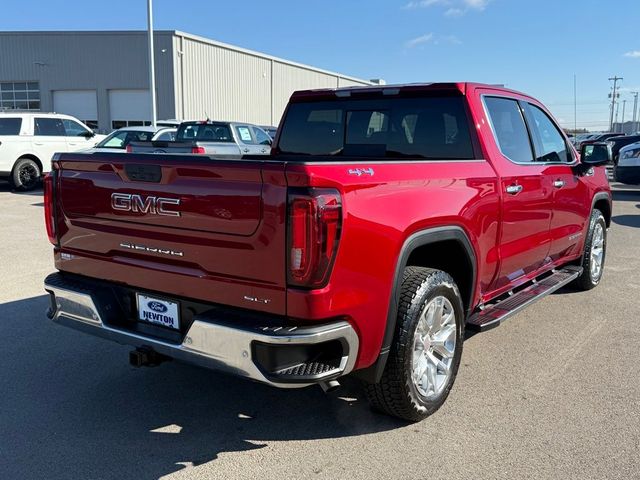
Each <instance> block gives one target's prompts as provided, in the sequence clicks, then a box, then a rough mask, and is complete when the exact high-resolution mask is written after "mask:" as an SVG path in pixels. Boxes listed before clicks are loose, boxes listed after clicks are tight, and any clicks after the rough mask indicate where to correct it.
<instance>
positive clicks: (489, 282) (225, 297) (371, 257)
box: [45, 83, 612, 421]
mask: <svg viewBox="0 0 640 480" xmlns="http://www.w3.org/2000/svg"><path fill="white" fill-rule="evenodd" d="M609 160H610V150H609V148H608V146H607V145H606V144H595V145H588V146H585V148H584V149H583V150H582V152H581V153H580V155H578V153H577V152H576V151H575V150H574V148H573V147H572V145H571V143H570V142H569V141H568V139H567V137H566V136H565V134H564V133H563V131H562V129H560V128H559V126H558V125H557V123H556V121H555V120H554V119H553V118H552V116H551V115H550V114H549V112H548V111H547V110H546V109H545V107H544V106H543V105H541V104H540V102H538V101H536V100H535V99H533V98H531V97H529V96H527V95H524V94H522V93H518V92H515V91H512V90H507V89H504V88H498V87H495V86H489V85H482V84H474V83H434V84H415V85H402V86H374V87H357V88H344V89H337V90H311V91H302V92H296V93H294V94H293V96H292V97H291V100H290V103H289V105H288V107H287V109H286V112H285V114H284V117H283V121H282V124H281V128H280V129H279V132H278V135H277V137H276V139H275V142H274V145H273V151H272V153H271V155H270V156H263V157H258V156H255V157H243V158H242V159H236V160H229V159H216V158H215V157H210V156H203V155H165V154H155V155H154V154H135V153H133V154H126V153H121V154H119V153H94V154H80V153H64V154H58V155H57V156H56V157H55V161H54V162H53V169H52V172H51V174H50V175H49V176H47V177H46V179H45V216H46V227H47V233H48V236H49V239H50V241H51V243H52V244H53V245H54V257H55V267H56V269H57V270H58V272H57V273H54V274H51V275H50V276H48V277H47V279H46V280H45V289H46V290H47V291H48V292H49V293H50V296H51V308H50V310H49V312H48V316H49V317H50V318H51V319H52V320H53V321H55V322H57V323H59V324H62V325H66V326H69V327H73V328H76V329H78V330H81V331H84V332H87V333H89V334H92V335H96V336H100V337H103V338H107V339H111V340H114V341H116V342H119V343H122V344H127V345H131V346H133V347H134V348H135V349H134V350H132V351H131V354H130V361H131V362H132V364H134V365H137V366H141V365H154V364H158V363H161V362H162V361H164V360H167V359H169V358H174V359H176V360H181V361H186V362H191V363H195V364H198V365H202V366H206V367H209V368H213V369H217V370H222V371H226V372H229V373H232V374H235V375H238V376H242V377H246V378H250V379H253V380H257V381H260V382H264V383H267V384H270V385H274V386H278V387H302V386H307V385H310V384H320V385H321V386H322V387H323V388H324V389H332V388H334V387H336V386H337V385H338V381H337V379H339V378H340V377H342V376H344V375H347V374H351V375H353V376H356V377H359V378H360V379H361V380H362V381H363V382H364V390H365V392H366V395H367V397H368V398H369V400H370V402H371V403H372V405H373V407H374V408H376V409H378V410H382V411H384V412H386V413H388V414H391V415H395V416H397V417H400V418H403V419H406V420H410V421H417V420H420V419H422V418H424V417H426V416H427V415H429V414H431V413H433V412H434V411H435V410H436V409H437V408H439V407H440V405H442V403H443V402H444V401H445V399H446V397H447V395H448V394H449V391H450V389H451V387H452V384H453V382H454V379H455V376H456V372H457V370H458V366H459V365H460V358H461V354H462V346H463V339H464V331H465V328H468V329H476V330H484V329H488V328H491V327H495V326H497V325H498V324H499V323H500V322H501V321H502V320H504V319H505V318H507V317H509V316H510V315H513V314H514V313H516V312H518V311H520V310H521V309H522V308H523V307H525V306H527V305H529V304H531V303H532V302H533V301H535V300H537V299H539V298H541V297H544V296H545V295H547V294H548V293H550V292H552V291H554V290H556V289H558V288H560V287H562V286H563V285H565V284H567V283H569V282H573V283H574V284H575V285H576V286H577V287H578V288H580V289H590V288H593V287H595V286H596V285H597V284H598V283H599V282H600V280H601V278H602V272H603V266H604V259H605V251H606V235H607V228H608V226H609V223H610V220H611V205H612V201H611V193H610V190H609V185H608V182H607V178H606V174H605V169H604V167H603V165H604V164H606V163H607V162H608V161H609Z"/></svg>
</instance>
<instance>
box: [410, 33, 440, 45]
mask: <svg viewBox="0 0 640 480" xmlns="http://www.w3.org/2000/svg"><path fill="white" fill-rule="evenodd" d="M432 40H433V33H426V34H424V35H420V36H419V37H416V38H412V39H411V40H409V41H407V42H405V44H404V46H405V48H414V47H417V46H418V45H422V44H423V43H429V42H431V41H432Z"/></svg>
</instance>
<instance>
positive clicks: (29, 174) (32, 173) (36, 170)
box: [9, 158, 42, 192]
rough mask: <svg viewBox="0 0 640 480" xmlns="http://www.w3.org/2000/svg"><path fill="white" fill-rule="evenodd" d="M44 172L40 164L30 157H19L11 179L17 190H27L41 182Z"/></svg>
mask: <svg viewBox="0 0 640 480" xmlns="http://www.w3.org/2000/svg"><path fill="white" fill-rule="evenodd" d="M41 176H42V172H41V171H40V167H39V166H38V164H37V163H36V162H35V161H34V160H31V159H30V158H19V159H18V161H17V162H16V163H15V165H14V166H13V171H12V172H11V177H9V180H10V182H11V186H12V187H13V188H15V189H16V190H19V191H22V192H26V191H28V190H33V189H34V188H36V187H37V186H38V185H39V184H40V179H41Z"/></svg>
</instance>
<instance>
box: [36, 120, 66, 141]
mask: <svg viewBox="0 0 640 480" xmlns="http://www.w3.org/2000/svg"><path fill="white" fill-rule="evenodd" d="M34 121H35V128H34V130H33V131H34V134H35V135H38V136H44V137H64V136H65V134H66V132H65V129H64V124H63V123H62V120H60V119H59V118H47V117H36V118H35V120H34Z"/></svg>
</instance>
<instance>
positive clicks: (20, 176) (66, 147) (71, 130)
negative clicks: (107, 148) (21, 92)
mask: <svg viewBox="0 0 640 480" xmlns="http://www.w3.org/2000/svg"><path fill="white" fill-rule="evenodd" d="M103 138H105V136H104V135H96V134H95V133H94V132H92V131H91V130H90V129H89V128H88V127H87V126H85V125H84V124H83V123H81V122H80V121H79V120H77V119H75V118H73V117H71V116H69V115H62V114H58V113H39V112H29V113H24V112H12V111H7V112H0V178H4V179H8V180H9V182H11V184H12V185H13V187H14V188H16V189H18V190H31V189H33V188H35V187H36V186H37V185H38V183H39V181H40V177H41V176H42V174H43V173H44V172H48V171H49V170H51V157H52V156H53V154H54V153H56V152H74V151H77V150H84V149H87V148H91V147H93V146H94V145H95V144H96V143H97V142H99V141H100V140H102V139H103Z"/></svg>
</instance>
